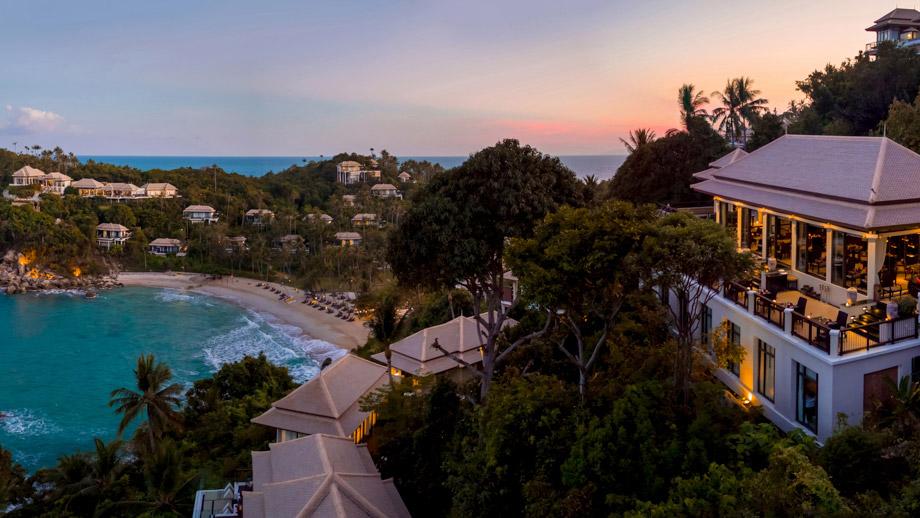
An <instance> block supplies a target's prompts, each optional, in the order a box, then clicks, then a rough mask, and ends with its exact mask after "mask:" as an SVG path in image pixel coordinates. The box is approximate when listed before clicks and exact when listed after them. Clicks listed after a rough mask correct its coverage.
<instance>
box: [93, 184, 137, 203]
mask: <svg viewBox="0 0 920 518" xmlns="http://www.w3.org/2000/svg"><path fill="white" fill-rule="evenodd" d="M102 195H103V197H105V198H108V199H110V200H131V199H134V198H139V197H143V196H144V190H143V189H141V188H140V187H138V186H136V185H134V184H133V183H119V182H115V183H107V184H105V185H104V186H103V187H102Z"/></svg>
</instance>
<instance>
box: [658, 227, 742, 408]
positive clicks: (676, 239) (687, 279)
mask: <svg viewBox="0 0 920 518" xmlns="http://www.w3.org/2000/svg"><path fill="white" fill-rule="evenodd" d="M642 257H643V259H644V261H645V267H646V268H647V275H648V278H649V280H650V285H651V286H656V287H658V289H660V290H664V291H666V292H668V293H673V295H674V296H675V298H676V301H677V303H676V304H670V303H669V304H665V309H666V310H667V311H668V313H669V315H670V317H671V324H672V326H673V328H674V330H675V334H676V339H677V354H676V355H675V365H674V368H675V381H676V385H677V387H678V390H680V391H681V393H682V394H683V400H684V402H685V403H686V402H687V401H688V400H689V391H690V373H691V370H692V366H693V346H694V344H695V337H696V335H697V334H698V333H697V331H698V330H699V323H700V320H701V318H702V314H703V310H704V307H705V305H706V304H707V303H708V302H709V301H710V300H712V297H714V296H715V295H716V293H717V291H718V286H719V284H720V283H721V282H722V281H723V280H731V279H735V278H736V277H737V276H739V275H740V274H741V273H742V272H744V271H746V270H748V269H749V268H750V267H751V264H752V263H751V260H750V257H749V256H747V255H741V254H738V252H736V250H735V244H734V241H733V240H732V238H731V237H730V236H729V235H728V234H727V233H726V232H725V230H724V229H723V228H721V227H720V226H719V225H717V224H716V223H714V222H711V221H704V220H700V219H697V218H695V217H693V216H691V215H689V214H685V213H680V212H678V213H674V214H670V215H668V216H665V217H663V218H661V219H660V220H658V222H657V224H656V231H655V232H654V234H653V235H651V236H649V237H648V238H647V239H646V240H645V242H644V247H643V250H642Z"/></svg>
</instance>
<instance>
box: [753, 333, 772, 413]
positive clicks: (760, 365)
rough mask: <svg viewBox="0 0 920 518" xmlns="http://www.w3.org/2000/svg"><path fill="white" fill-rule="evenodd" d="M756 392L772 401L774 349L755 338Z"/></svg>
mask: <svg viewBox="0 0 920 518" xmlns="http://www.w3.org/2000/svg"><path fill="white" fill-rule="evenodd" d="M757 392H759V393H760V395H762V396H763V397H765V398H767V399H769V400H770V401H773V398H774V397H775V396H776V349H774V348H773V347H771V346H770V345H769V344H767V343H766V342H764V341H763V340H759V339H758V340H757Z"/></svg>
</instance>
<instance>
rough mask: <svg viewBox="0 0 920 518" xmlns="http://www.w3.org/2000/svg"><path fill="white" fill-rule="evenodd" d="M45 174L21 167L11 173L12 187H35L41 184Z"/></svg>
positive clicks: (28, 167)
mask: <svg viewBox="0 0 920 518" xmlns="http://www.w3.org/2000/svg"><path fill="white" fill-rule="evenodd" d="M44 176H45V172H44V171H42V170H41V169H36V168H34V167H32V166H28V165H27V166H23V167H21V168H19V169H17V170H16V171H15V172H13V185H36V184H40V183H41V179H42V178H43V177H44Z"/></svg>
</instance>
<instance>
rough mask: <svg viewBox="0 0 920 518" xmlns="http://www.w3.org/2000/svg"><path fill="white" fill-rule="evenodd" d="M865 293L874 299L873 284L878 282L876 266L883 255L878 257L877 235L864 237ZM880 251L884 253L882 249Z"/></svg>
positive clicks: (870, 298) (882, 258)
mask: <svg viewBox="0 0 920 518" xmlns="http://www.w3.org/2000/svg"><path fill="white" fill-rule="evenodd" d="M866 248H867V250H866V256H867V258H866V295H867V296H868V297H869V300H875V286H876V284H878V267H879V265H880V264H881V261H884V260H885V258H884V257H879V248H880V247H879V246H878V238H877V237H869V238H866ZM881 253H883V254H884V253H885V251H884V250H882V251H881Z"/></svg>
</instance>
